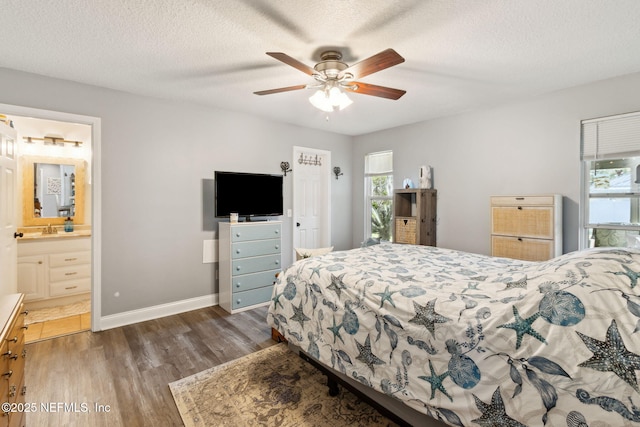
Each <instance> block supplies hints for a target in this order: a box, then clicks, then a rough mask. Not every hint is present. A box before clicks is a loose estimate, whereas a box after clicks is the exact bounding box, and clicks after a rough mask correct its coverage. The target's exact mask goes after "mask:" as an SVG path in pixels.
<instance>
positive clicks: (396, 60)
mask: <svg viewBox="0 0 640 427" xmlns="http://www.w3.org/2000/svg"><path fill="white" fill-rule="evenodd" d="M403 62H404V58H403V57H402V56H400V54H398V52H396V51H395V50H393V49H387V50H383V51H382V52H380V53H377V54H375V55H373V56H371V57H369V58H367V59H363V60H362V61H360V62H358V63H357V64H353V65H352V66H350V67H349V68H347V69H346V70H344V71H342V73H340V75H344V74H346V73H351V74H353V77H354V78H356V79H359V78H361V77H364V76H368V75H369V74H373V73H377V72H378V71H382V70H384V69H386V68H389V67H393V66H394V65H398V64H402V63H403Z"/></svg>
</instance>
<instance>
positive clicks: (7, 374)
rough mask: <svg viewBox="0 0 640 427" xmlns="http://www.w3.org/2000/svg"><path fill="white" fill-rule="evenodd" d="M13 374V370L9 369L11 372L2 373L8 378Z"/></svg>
mask: <svg viewBox="0 0 640 427" xmlns="http://www.w3.org/2000/svg"><path fill="white" fill-rule="evenodd" d="M11 375H13V371H11V370H9V372H5V373H4V374H2V376H3V377H7V378H11Z"/></svg>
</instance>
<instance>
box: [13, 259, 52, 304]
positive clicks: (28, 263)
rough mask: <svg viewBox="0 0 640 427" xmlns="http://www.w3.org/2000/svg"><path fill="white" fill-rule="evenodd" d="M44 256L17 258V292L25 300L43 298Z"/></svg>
mask: <svg viewBox="0 0 640 427" xmlns="http://www.w3.org/2000/svg"><path fill="white" fill-rule="evenodd" d="M44 259H45V255H30V256H21V257H18V292H20V293H23V294H24V296H25V300H27V301H31V300H36V299H40V298H44V297H45V296H46V295H45V264H44Z"/></svg>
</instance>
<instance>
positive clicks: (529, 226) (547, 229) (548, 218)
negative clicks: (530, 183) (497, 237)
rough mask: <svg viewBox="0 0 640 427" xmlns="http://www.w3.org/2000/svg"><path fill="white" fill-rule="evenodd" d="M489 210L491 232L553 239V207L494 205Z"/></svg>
mask: <svg viewBox="0 0 640 427" xmlns="http://www.w3.org/2000/svg"><path fill="white" fill-rule="evenodd" d="M491 210H492V215H491V234H501V235H507V236H514V237H536V238H541V239H553V236H554V229H553V225H554V214H553V207H531V206H530V207H523V206H518V207H514V206H511V207H505V206H494V207H493V208H491Z"/></svg>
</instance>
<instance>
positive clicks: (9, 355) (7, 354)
mask: <svg viewBox="0 0 640 427" xmlns="http://www.w3.org/2000/svg"><path fill="white" fill-rule="evenodd" d="M12 354H13V352H12V351H11V350H7V352H6V353H2V356H3V357H11V355H12Z"/></svg>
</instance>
